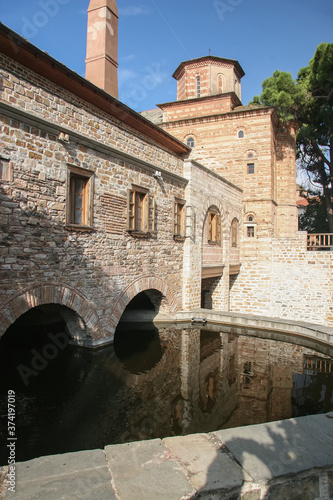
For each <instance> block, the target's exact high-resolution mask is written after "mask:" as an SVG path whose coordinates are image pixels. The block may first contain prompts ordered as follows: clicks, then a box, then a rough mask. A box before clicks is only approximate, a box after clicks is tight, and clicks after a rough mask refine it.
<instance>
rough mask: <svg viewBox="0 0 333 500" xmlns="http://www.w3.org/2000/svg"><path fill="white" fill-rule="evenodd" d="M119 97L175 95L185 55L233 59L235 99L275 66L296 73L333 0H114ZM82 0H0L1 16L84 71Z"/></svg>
mask: <svg viewBox="0 0 333 500" xmlns="http://www.w3.org/2000/svg"><path fill="white" fill-rule="evenodd" d="M117 4H118V10H119V16H120V18H119V98H120V100H121V101H123V102H125V103H126V104H127V105H129V106H130V107H132V108H134V109H135V110H136V111H142V110H145V109H152V108H154V107H155V106H156V104H157V103H162V102H167V101H173V100H176V81H175V80H174V79H173V78H172V74H173V72H174V70H175V69H176V68H177V66H178V65H179V64H180V63H181V62H182V61H185V60H188V59H193V58H196V57H201V56H205V55H207V54H208V53H209V50H210V51H211V54H212V55H215V56H219V57H226V58H230V59H237V60H238V61H239V62H240V64H241V66H242V67H243V69H244V71H245V73H246V75H245V77H244V78H243V80H242V100H243V103H244V104H247V103H248V101H249V100H251V99H252V98H253V96H254V95H256V94H260V92H261V83H262V81H263V80H264V79H265V78H267V77H269V76H271V75H272V73H273V71H275V70H276V69H279V70H281V71H282V70H284V71H289V72H291V73H292V75H293V76H294V77H296V75H297V72H298V70H299V68H301V67H303V66H306V65H307V64H308V62H309V60H310V59H311V58H312V56H313V54H314V52H315V50H316V47H317V45H318V44H319V43H321V42H332V41H333V40H332V38H333V29H332V25H333V24H332V22H333V2H332V0H316V1H315V0H278V1H270V0H177V1H176V0H136V1H135V0H118V2H117ZM88 5H89V0H14V1H8V0H0V20H1V22H2V23H4V24H6V25H7V26H9V27H10V28H11V29H13V30H14V31H16V32H17V33H19V34H20V35H22V36H24V37H25V38H28V39H29V40H30V41H31V42H32V43H33V44H34V45H37V46H38V47H39V48H40V49H42V50H45V51H46V52H48V53H49V54H50V55H51V56H52V57H54V58H56V59H57V60H59V61H61V62H62V63H64V64H66V66H68V67H69V68H71V69H72V70H74V71H76V72H77V73H79V74H80V75H82V76H84V72H85V62H84V60H85V50H86V26H87V14H86V11H87V8H88Z"/></svg>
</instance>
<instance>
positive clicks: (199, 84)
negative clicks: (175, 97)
mask: <svg viewBox="0 0 333 500" xmlns="http://www.w3.org/2000/svg"><path fill="white" fill-rule="evenodd" d="M200 92H201V83H200V76H197V97H200Z"/></svg>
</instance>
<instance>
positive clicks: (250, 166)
mask: <svg viewBox="0 0 333 500" xmlns="http://www.w3.org/2000/svg"><path fill="white" fill-rule="evenodd" d="M247 173H248V174H254V163H248V164H247Z"/></svg>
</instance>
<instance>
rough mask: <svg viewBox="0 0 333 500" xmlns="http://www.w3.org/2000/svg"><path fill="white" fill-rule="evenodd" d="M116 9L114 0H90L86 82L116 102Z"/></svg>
mask: <svg viewBox="0 0 333 500" xmlns="http://www.w3.org/2000/svg"><path fill="white" fill-rule="evenodd" d="M117 69H118V9H117V2H116V0H90V4H89V7H88V33H87V57H86V78H87V80H89V81H91V82H92V83H94V84H95V85H97V86H98V87H100V88H101V89H103V90H105V91H106V92H108V93H109V94H111V95H112V96H113V97H116V98H117V99H118V70H117Z"/></svg>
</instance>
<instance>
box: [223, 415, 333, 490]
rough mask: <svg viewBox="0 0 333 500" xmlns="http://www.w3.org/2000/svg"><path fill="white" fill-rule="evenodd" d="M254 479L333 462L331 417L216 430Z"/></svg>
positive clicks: (316, 416)
mask: <svg viewBox="0 0 333 500" xmlns="http://www.w3.org/2000/svg"><path fill="white" fill-rule="evenodd" d="M214 434H215V435H216V436H217V437H218V438H219V439H220V440H221V441H222V442H223V443H224V444H225V446H226V447H227V448H228V449H229V450H230V451H231V453H232V454H233V455H234V457H235V458H236V459H237V461H238V462H239V463H240V464H241V466H242V467H243V469H244V471H246V472H247V473H248V474H250V476H252V478H253V479H254V480H255V481H267V480H270V479H272V478H275V477H279V476H283V475H287V474H296V473H298V472H301V471H303V470H309V469H312V468H315V467H325V466H327V465H332V463H333V419H331V418H327V416H326V415H314V416H309V417H300V418H297V419H289V420H280V421H277V422H270V423H266V424H259V425H252V426H248V427H238V428H235V429H226V430H222V431H216V432H214Z"/></svg>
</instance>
